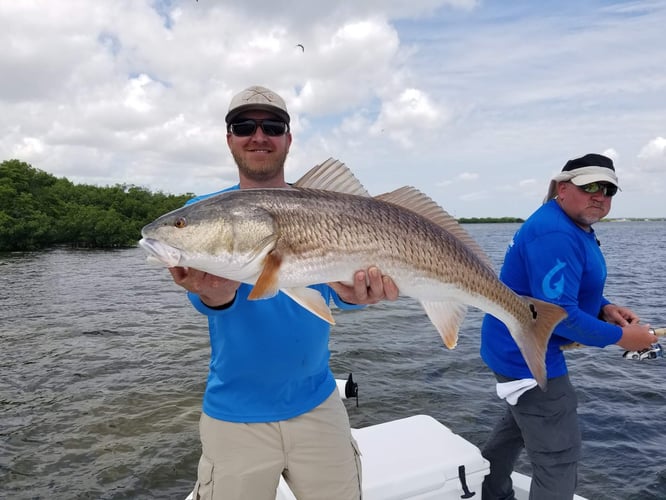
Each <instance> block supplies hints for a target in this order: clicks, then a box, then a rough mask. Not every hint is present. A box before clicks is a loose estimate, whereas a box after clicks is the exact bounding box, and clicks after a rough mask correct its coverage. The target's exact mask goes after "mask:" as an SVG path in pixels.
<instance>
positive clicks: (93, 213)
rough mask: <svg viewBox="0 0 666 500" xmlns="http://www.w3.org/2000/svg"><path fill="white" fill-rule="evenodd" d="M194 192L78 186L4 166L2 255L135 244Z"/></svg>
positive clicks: (0, 175)
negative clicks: (147, 226)
mask: <svg viewBox="0 0 666 500" xmlns="http://www.w3.org/2000/svg"><path fill="white" fill-rule="evenodd" d="M191 197H192V195H191V194H183V195H166V194H164V193H161V192H158V193H151V192H150V191H148V190H146V189H143V188H140V187H137V186H132V185H126V184H123V185H115V186H110V187H98V186H90V185H81V184H79V185H75V184H72V183H71V182H70V181H69V180H67V179H64V178H62V179H59V178H56V177H54V176H52V175H51V174H48V173H46V172H43V171H41V170H38V169H36V168H34V167H32V166H31V165H29V164H28V163H25V162H22V161H19V160H8V161H3V162H2V163H0V251H12V250H34V249H39V248H47V247H50V246H54V245H71V246H77V247H87V248H113V247H128V246H134V245H136V242H137V241H138V240H139V238H140V237H141V228H142V227H143V226H144V225H145V224H147V223H148V222H150V221H152V220H154V219H156V218H157V217H158V216H160V215H162V214H163V213H166V212H169V211H171V210H174V209H175V208H178V207H180V206H182V205H183V204H184V203H185V201H187V200H188V199H189V198H191Z"/></svg>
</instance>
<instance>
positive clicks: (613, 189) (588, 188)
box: [578, 182, 617, 197]
mask: <svg viewBox="0 0 666 500" xmlns="http://www.w3.org/2000/svg"><path fill="white" fill-rule="evenodd" d="M578 187H580V188H581V189H582V190H583V191H585V192H586V193H588V194H595V193H598V192H599V191H601V192H602V193H603V194H604V196H608V197H611V196H615V194H616V193H617V186H615V185H613V184H601V183H600V182H591V183H590V184H585V185H584V186H578Z"/></svg>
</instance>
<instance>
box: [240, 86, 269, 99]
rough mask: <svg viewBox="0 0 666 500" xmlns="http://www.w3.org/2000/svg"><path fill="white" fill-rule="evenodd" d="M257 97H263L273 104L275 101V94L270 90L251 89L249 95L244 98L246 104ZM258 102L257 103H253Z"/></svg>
mask: <svg viewBox="0 0 666 500" xmlns="http://www.w3.org/2000/svg"><path fill="white" fill-rule="evenodd" d="M255 97H263V98H264V99H266V102H273V101H274V100H275V94H274V93H273V92H271V91H270V90H268V89H256V88H254V89H251V90H249V91H248V92H247V95H246V96H245V97H244V99H243V100H244V101H245V102H250V101H252V100H253V99H254V98H255ZM253 102H256V101H253Z"/></svg>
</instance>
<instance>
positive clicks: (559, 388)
mask: <svg viewBox="0 0 666 500" xmlns="http://www.w3.org/2000/svg"><path fill="white" fill-rule="evenodd" d="M496 377H497V380H498V381H499V382H508V381H510V380H512V379H508V378H506V377H503V376H501V375H498V374H496ZM506 406H507V408H506V412H505V414H504V415H503V416H502V418H501V419H500V421H499V422H498V423H497V424H496V426H495V428H494V429H493V431H492V432H491V434H490V437H489V438H488V441H487V442H486V444H485V445H484V447H483V449H482V450H481V453H482V455H483V456H484V457H485V458H486V460H488V461H489V462H490V474H488V475H487V476H486V478H485V479H484V481H483V496H482V498H483V500H511V499H513V498H514V494H513V486H512V482H511V477H510V475H511V472H512V471H513V467H514V464H515V462H516V460H517V459H518V456H519V455H520V452H521V451H522V449H523V448H525V450H526V452H527V456H528V458H529V460H530V462H531V463H532V484H531V488H530V500H571V499H572V498H573V495H574V491H575V489H576V473H577V462H578V460H579V459H580V450H581V435H580V428H579V426H578V414H577V413H576V408H577V406H578V398H577V396H576V392H575V390H574V388H573V386H572V385H571V382H570V381H569V376H568V375H564V376H562V377H556V378H552V379H549V380H548V390H547V391H545V392H544V391H542V390H541V389H540V388H538V387H535V388H533V389H530V390H529V391H527V392H525V393H524V394H523V395H522V396H520V398H519V399H518V402H517V403H516V405H515V406H512V405H509V404H508V403H506Z"/></svg>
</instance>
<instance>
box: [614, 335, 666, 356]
mask: <svg viewBox="0 0 666 500" xmlns="http://www.w3.org/2000/svg"><path fill="white" fill-rule="evenodd" d="M650 333H651V334H652V335H656V336H658V337H663V336H664V335H666V328H650ZM622 357H623V358H625V359H631V360H634V361H642V360H644V359H657V358H663V357H664V349H663V348H662V347H661V345H660V344H659V343H658V342H655V343H654V344H652V345H651V346H650V347H648V348H647V349H643V350H642V351H624V354H623V355H622Z"/></svg>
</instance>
